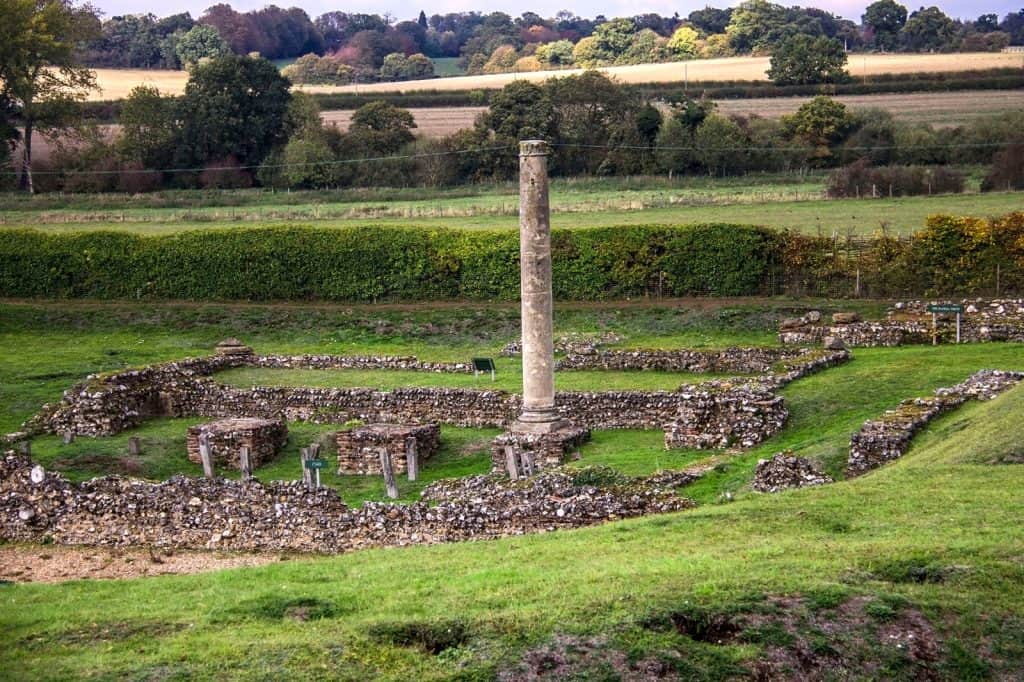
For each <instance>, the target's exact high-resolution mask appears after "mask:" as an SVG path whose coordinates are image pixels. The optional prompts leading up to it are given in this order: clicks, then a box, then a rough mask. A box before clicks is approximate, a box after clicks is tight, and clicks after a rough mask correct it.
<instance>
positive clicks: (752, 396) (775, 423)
mask: <svg viewBox="0 0 1024 682" xmlns="http://www.w3.org/2000/svg"><path fill="white" fill-rule="evenodd" d="M708 385H710V382H709V384H708ZM708 385H701V386H694V387H691V390H688V391H687V392H686V394H685V395H686V398H687V400H686V402H685V403H683V404H681V405H680V406H679V409H678V411H677V412H676V414H675V415H674V416H673V418H672V420H671V421H670V422H668V423H667V424H666V426H665V448H666V449H672V448H695V449H706V448H725V447H730V446H738V447H744V448H749V447H752V446H754V445H756V444H758V443H760V442H761V441H763V440H764V439H766V438H768V437H769V436H771V435H773V434H775V433H778V432H779V431H780V430H781V429H782V427H783V425H784V424H785V423H786V419H787V418H788V417H789V410H787V409H786V406H785V404H784V401H783V400H782V396H779V395H776V394H775V393H774V392H772V391H771V390H770V389H768V388H765V387H763V386H759V385H757V384H748V385H746V386H743V387H736V388H731V389H730V390H727V391H720V390H714V389H713V388H711V389H709V388H707V387H706V386H708Z"/></svg>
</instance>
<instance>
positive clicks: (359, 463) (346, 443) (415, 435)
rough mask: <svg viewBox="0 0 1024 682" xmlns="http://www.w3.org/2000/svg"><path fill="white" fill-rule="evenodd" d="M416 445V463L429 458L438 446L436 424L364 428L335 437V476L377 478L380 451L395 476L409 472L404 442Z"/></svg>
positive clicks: (381, 470)
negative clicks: (383, 450) (387, 459)
mask: <svg viewBox="0 0 1024 682" xmlns="http://www.w3.org/2000/svg"><path fill="white" fill-rule="evenodd" d="M410 438H412V439H413V440H415V441H416V455H417V457H418V458H419V459H418V461H419V462H421V463H422V462H423V461H424V460H426V459H429V458H430V457H433V456H434V454H435V453H436V452H437V450H438V448H439V447H440V446H441V429H440V428H439V427H438V425H437V424H424V425H421V426H417V425H414V424H368V425H366V426H360V427H358V428H354V429H351V430H348V431H339V432H338V433H337V435H336V436H335V440H336V442H337V445H338V473H339V474H356V475H366V474H374V475H380V474H382V473H383V472H384V470H383V469H382V468H381V464H380V451H381V448H384V449H386V450H387V452H388V455H389V456H390V457H391V465H392V468H393V469H394V471H395V473H405V472H406V471H408V470H409V461H408V458H407V455H408V449H407V447H408V443H407V441H408V439H410Z"/></svg>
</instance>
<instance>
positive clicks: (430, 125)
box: [321, 107, 487, 137]
mask: <svg viewBox="0 0 1024 682" xmlns="http://www.w3.org/2000/svg"><path fill="white" fill-rule="evenodd" d="M409 111H411V112H412V116H413V118H414V119H415V121H416V130H415V132H416V134H417V135H423V136H424V137H444V136H445V135H451V134H452V133H454V132H456V131H459V130H463V129H465V128H472V127H473V123H474V122H475V121H476V117H477V116H479V115H480V114H482V113H483V112H485V111H487V107H426V108H422V109H419V108H417V109H409ZM352 113H353V112H352V110H350V109H348V110H343V109H338V110H335V111H325V112H323V114H321V118H323V120H324V122H325V123H333V124H335V125H337V126H338V128H339V129H341V130H343V131H344V130H348V126H349V124H350V123H351V122H352Z"/></svg>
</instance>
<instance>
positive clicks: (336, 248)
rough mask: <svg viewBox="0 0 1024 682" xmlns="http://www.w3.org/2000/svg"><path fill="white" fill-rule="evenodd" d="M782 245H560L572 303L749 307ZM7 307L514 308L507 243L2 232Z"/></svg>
mask: <svg viewBox="0 0 1024 682" xmlns="http://www.w3.org/2000/svg"><path fill="white" fill-rule="evenodd" d="M777 248H778V235H777V234H776V233H774V232H772V231H770V230H767V229H763V228H757V227H750V226H740V225H697V226H690V227H664V226H637V227H633V226H630V227H612V228H598V229H584V230H564V231H555V232H554V234H553V235H552V250H553V258H554V264H555V277H554V291H555V295H556V297H557V298H559V299H563V300H600V299H611V298H626V297H633V296H646V295H664V296H689V295H719V296H724V295H749V294H758V293H769V292H766V291H763V290H762V288H761V285H762V283H763V282H765V281H768V279H769V277H768V275H769V272H768V271H769V269H770V268H771V267H772V264H773V263H774V262H777V257H776V255H775V254H776V251H777ZM0 296H7V297H46V298H98V299H131V298H146V299H186V300H292V301H294V300H330V301H352V302H372V301H398V300H401V301H429V300H451V299H467V300H515V299H516V298H518V296H519V236H518V234H517V233H515V232H511V231H500V232H499V231H479V232H477V231H473V232H469V231H463V230H427V229H416V228H408V229H406V228H375V227H356V228H344V229H317V228H310V227H270V228H260V229H232V230H209V231H202V230H197V231H191V232H183V233H179V234H174V235H169V236H156V237H147V236H138V235H130V234H124V233H118V232H88V233H62V234H46V233H43V232H37V231H31V230H4V231H2V232H0Z"/></svg>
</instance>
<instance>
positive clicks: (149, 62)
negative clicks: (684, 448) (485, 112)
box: [81, 0, 1024, 83]
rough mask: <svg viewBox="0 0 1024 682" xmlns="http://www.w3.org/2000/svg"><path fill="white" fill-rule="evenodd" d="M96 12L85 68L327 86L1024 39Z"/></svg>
mask: <svg viewBox="0 0 1024 682" xmlns="http://www.w3.org/2000/svg"><path fill="white" fill-rule="evenodd" d="M94 17H95V14H94ZM94 21H95V23H96V35H95V36H94V37H93V38H91V39H89V40H86V41H84V42H83V44H82V45H81V54H82V58H83V63H84V64H86V65H89V66H96V67H99V66H104V67H133V68H182V67H184V66H186V65H187V64H189V63H192V62H194V61H196V60H198V59H199V58H202V57H212V56H217V55H219V54H222V53H223V52H225V51H231V52H234V53H235V54H239V55H246V54H251V53H254V52H255V53H259V54H260V55H261V56H263V57H265V58H267V59H288V58H298V57H303V56H306V55H309V57H308V58H307V59H306V60H305V61H306V63H305V64H304V66H303V67H302V68H300V69H297V70H295V71H294V72H293V73H292V74H291V75H292V77H293V79H295V80H296V81H297V82H298V80H300V79H303V78H306V77H307V76H308V77H310V78H312V79H313V80H312V81H311V82H332V83H346V82H366V81H374V80H380V79H384V80H401V79H408V78H422V77H429V76H431V75H433V71H432V70H425V69H424V67H423V65H422V59H426V60H428V61H429V60H430V59H434V58H441V57H452V58H458V59H459V60H460V64H461V65H462V68H463V69H465V70H466V71H467V72H469V73H499V72H506V71H535V70H540V69H552V68H560V67H570V66H577V67H583V68H591V67H595V66H606V65H611V64H640V63H648V62H662V61H672V60H678V59H694V58H711V57H727V56H732V55H746V54H767V53H770V52H773V51H774V50H775V49H776V48H777V47H778V46H779V45H780V44H782V43H784V42H786V41H788V40H790V39H792V38H794V37H796V36H806V37H808V38H811V39H821V40H827V41H830V42H832V43H834V44H835V45H838V46H839V47H840V48H841V49H842V50H844V51H850V50H858V51H859V50H875V51H878V50H880V51H888V52H893V51H897V52H950V51H957V50H960V51H998V50H1000V49H1002V48H1003V47H1006V46H1007V45H1022V44H1024V9H1021V10H1020V11H1018V12H1012V13H1009V14H1007V15H1005V16H1004V17H1002V18H1000V17H999V16H998V15H996V14H993V13H986V14H981V15H979V16H978V17H977V18H976V19H974V20H960V19H954V18H951V17H949V16H947V15H946V14H945V13H944V12H942V11H941V10H940V9H939V8H938V7H935V6H931V7H921V8H920V9H917V10H914V11H908V9H907V7H906V6H904V5H901V4H899V3H898V2H896V0H876V2H873V3H872V4H870V5H869V6H868V7H867V9H866V10H865V12H864V14H863V15H862V16H861V18H860V22H859V23H857V22H854V21H852V20H849V19H844V18H842V17H839V16H837V15H835V14H832V13H830V12H827V11H825V10H820V9H816V8H813V7H797V6H793V7H786V6H783V5H780V4H775V3H772V2H768V1H767V0H746V1H745V2H742V3H740V4H739V5H737V6H736V7H735V8H723V9H719V8H714V7H706V8H704V9H701V10H695V11H693V12H691V13H690V14H689V15H687V16H686V17H680V16H679V15H678V14H674V15H672V16H670V17H669V16H662V15H659V14H656V13H648V14H641V15H636V16H632V17H614V18H606V17H604V16H602V15H598V16H596V17H594V18H593V19H588V18H583V17H579V16H577V15H575V14H573V13H571V12H566V11H562V12H558V13H556V14H555V15H554V16H551V17H542V16H541V15H539V14H536V13H534V12H524V13H523V14H521V15H520V16H518V17H515V18H513V17H512V16H510V15H508V14H505V13H503V12H491V13H489V14H484V13H480V12H458V13H448V14H434V15H431V16H429V17H428V16H427V15H426V13H425V12H422V11H421V12H420V13H419V15H418V17H417V18H416V19H411V20H406V21H397V22H396V21H394V20H393V18H392V17H390V16H388V15H384V16H381V15H377V14H362V13H349V12H342V11H332V12H327V13H324V14H322V15H320V16H318V17H316V18H315V19H312V18H310V17H309V15H307V14H306V12H304V11H303V10H302V9H299V8H297V7H292V8H289V9H282V8H280V7H277V6H274V5H269V6H267V7H264V8H263V9H260V10H252V11H249V12H239V11H237V10H235V9H233V8H232V7H231V6H230V5H228V4H226V3H220V4H216V5H213V6H211V7H209V8H208V9H207V10H206V11H205V12H203V13H202V14H201V15H200V16H199V17H198V19H195V20H193V18H192V17H191V16H190V15H189V14H187V13H184V14H175V15H171V16H168V17H165V18H162V19H159V18H157V17H155V16H154V15H152V14H147V15H124V16H113V17H110V18H108V19H105V20H103V21H102V22H100V20H99V18H98V17H96V18H95V19H94ZM182 43H184V45H183V46H182ZM413 56H419V57H421V58H422V59H419V60H417V61H419V62H420V64H418V65H417V64H415V63H414V64H413V65H411V66H409V65H407V64H402V63H401V61H402V60H403V59H408V58H410V57H413ZM314 59H319V60H321V63H319V64H318V65H317V64H314V63H313V60H314ZM389 59H390V62H391V63H390V64H388V63H386V62H387V61H388V60H389ZM325 60H326V61H325ZM314 66H316V68H313V67H314Z"/></svg>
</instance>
